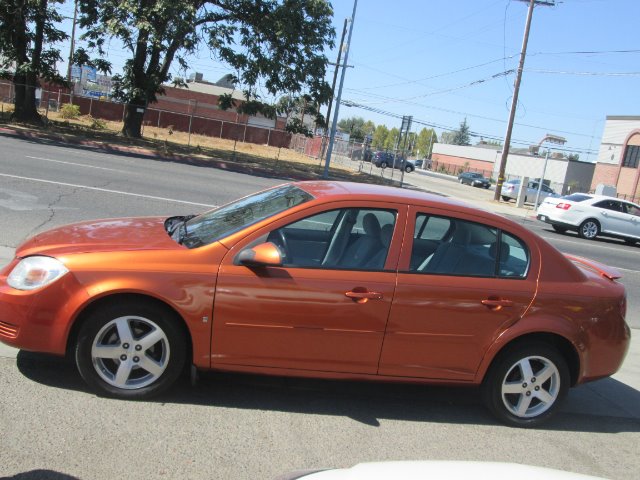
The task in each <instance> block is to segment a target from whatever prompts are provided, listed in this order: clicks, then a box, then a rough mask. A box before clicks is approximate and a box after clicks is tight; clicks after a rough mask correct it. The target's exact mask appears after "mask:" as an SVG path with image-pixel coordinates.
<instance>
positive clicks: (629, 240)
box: [624, 238, 638, 245]
mask: <svg viewBox="0 0 640 480" xmlns="http://www.w3.org/2000/svg"><path fill="white" fill-rule="evenodd" d="M637 242H638V240H636V239H635V238H625V239H624V243H626V244H627V245H635V244H636V243H637Z"/></svg>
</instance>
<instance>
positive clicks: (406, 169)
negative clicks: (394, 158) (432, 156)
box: [404, 165, 413, 173]
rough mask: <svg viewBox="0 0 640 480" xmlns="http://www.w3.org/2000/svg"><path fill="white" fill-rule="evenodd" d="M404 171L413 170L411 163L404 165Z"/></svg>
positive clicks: (409, 171)
mask: <svg viewBox="0 0 640 480" xmlns="http://www.w3.org/2000/svg"><path fill="white" fill-rule="evenodd" d="M404 171H405V172H406V173H411V172H413V168H412V167H411V165H407V166H406V167H404Z"/></svg>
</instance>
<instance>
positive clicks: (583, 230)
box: [578, 218, 600, 240]
mask: <svg viewBox="0 0 640 480" xmlns="http://www.w3.org/2000/svg"><path fill="white" fill-rule="evenodd" d="M599 233H600V224H599V223H598V222H597V220H594V219H592V218H589V219H587V220H585V221H584V222H582V223H581V224H580V228H579V229H578V235H580V236H581V237H582V238H586V239H587V240H593V239H594V238H596V237H597V236H598V234H599Z"/></svg>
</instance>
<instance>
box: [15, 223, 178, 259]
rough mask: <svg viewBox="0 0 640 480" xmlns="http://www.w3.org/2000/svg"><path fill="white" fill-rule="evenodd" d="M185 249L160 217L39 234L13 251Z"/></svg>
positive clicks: (78, 225) (22, 254) (24, 253)
mask: <svg viewBox="0 0 640 480" xmlns="http://www.w3.org/2000/svg"><path fill="white" fill-rule="evenodd" d="M168 248H184V247H182V246H180V245H178V244H177V243H176V242H175V241H174V240H172V239H171V237H169V235H168V234H167V232H166V231H165V229H164V218H163V217H141V218H112V219H106V220H95V221H89V222H81V223H74V224H71V225H65V226H62V227H59V228H55V229H53V230H49V231H46V232H43V233H40V234H38V235H36V236H34V237H32V238H30V239H29V240H27V241H26V242H25V243H23V244H22V245H21V246H20V247H18V249H17V250H16V255H17V256H18V257H27V256H29V255H36V254H38V255H60V254H68V253H83V252H105V251H122V250H159V249H168Z"/></svg>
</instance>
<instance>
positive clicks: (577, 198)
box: [537, 193, 640, 244]
mask: <svg viewBox="0 0 640 480" xmlns="http://www.w3.org/2000/svg"><path fill="white" fill-rule="evenodd" d="M537 214H538V220H541V221H543V222H546V223H548V224H550V225H551V226H552V227H553V229H554V230H555V231H556V232H559V233H564V232H566V231H567V230H576V231H577V232H578V235H580V236H581V237H582V238H587V239H593V238H596V237H597V236H598V235H602V236H605V237H614V238H621V239H623V240H624V241H625V242H627V243H629V244H634V243H635V242H637V241H640V206H639V205H636V204H635V203H631V202H627V201H624V200H620V199H618V198H614V197H606V196H604V195H591V194H586V193H574V194H571V195H567V196H566V197H561V198H546V199H545V201H544V202H542V204H541V205H540V207H538V210H537Z"/></svg>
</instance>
